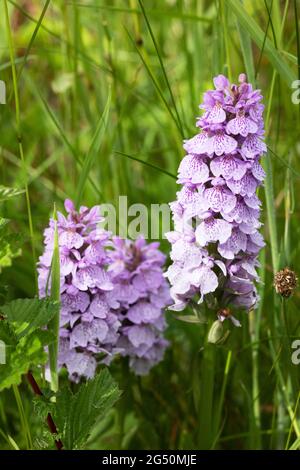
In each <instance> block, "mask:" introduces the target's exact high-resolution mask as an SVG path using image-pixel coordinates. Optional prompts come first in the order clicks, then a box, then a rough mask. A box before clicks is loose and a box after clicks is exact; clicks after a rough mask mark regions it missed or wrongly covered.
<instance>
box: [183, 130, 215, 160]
mask: <svg viewBox="0 0 300 470" xmlns="http://www.w3.org/2000/svg"><path fill="white" fill-rule="evenodd" d="M208 142H209V137H208V134H207V132H202V133H201V134H197V135H195V136H194V137H192V138H191V139H189V140H185V141H184V145H183V148H184V150H186V151H187V152H188V153H190V154H196V155H201V154H203V153H206V148H207V145H208Z"/></svg>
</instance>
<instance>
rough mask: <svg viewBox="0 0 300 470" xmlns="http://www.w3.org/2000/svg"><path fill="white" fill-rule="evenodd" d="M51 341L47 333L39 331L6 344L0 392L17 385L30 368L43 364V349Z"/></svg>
mask: <svg viewBox="0 0 300 470" xmlns="http://www.w3.org/2000/svg"><path fill="white" fill-rule="evenodd" d="M0 324H1V325H2V322H1V323H0ZM53 339H54V338H53V335H52V334H51V333H49V331H42V330H40V331H34V332H32V333H31V334H29V335H27V336H24V337H23V338H21V339H20V341H19V342H18V343H16V344H7V345H6V364H2V365H0V391H1V390H3V389H5V388H9V387H11V386H12V385H14V384H16V385H17V384H19V383H20V382H21V378H22V375H23V374H25V373H26V372H27V371H28V370H29V369H30V367H32V366H37V365H41V364H44V363H45V362H46V361H47V354H46V352H45V350H44V348H45V346H46V345H47V344H49V343H51V341H53Z"/></svg>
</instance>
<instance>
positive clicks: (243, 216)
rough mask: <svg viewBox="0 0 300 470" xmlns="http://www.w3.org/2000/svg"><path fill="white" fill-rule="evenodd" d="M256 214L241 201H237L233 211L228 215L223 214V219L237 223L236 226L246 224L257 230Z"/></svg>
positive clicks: (256, 212) (255, 211)
mask: <svg viewBox="0 0 300 470" xmlns="http://www.w3.org/2000/svg"><path fill="white" fill-rule="evenodd" d="M258 214H259V212H258V211H257V210H255V209H251V208H250V207H248V206H246V204H245V203H244V201H243V200H242V199H240V200H238V201H237V203H236V206H235V207H234V209H233V210H232V211H231V212H229V213H228V214H225V213H224V214H223V216H224V218H225V219H226V220H228V221H230V222H237V223H238V224H242V223H245V224H248V225H252V226H253V227H256V228H258V226H259V222H258V220H257V219H258Z"/></svg>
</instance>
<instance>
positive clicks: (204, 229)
mask: <svg viewBox="0 0 300 470" xmlns="http://www.w3.org/2000/svg"><path fill="white" fill-rule="evenodd" d="M231 230H232V225H231V224H230V223H228V222H226V221H225V220H222V219H214V218H212V217H211V218H209V219H207V220H204V221H203V222H202V223H201V224H200V225H199V227H197V229H196V232H195V235H196V240H197V242H198V243H199V244H200V245H201V246H205V245H206V244H207V243H208V242H217V241H220V242H221V243H224V242H226V240H227V239H228V238H229V237H230V235H231Z"/></svg>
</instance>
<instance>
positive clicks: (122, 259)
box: [38, 200, 171, 382]
mask: <svg viewBox="0 0 300 470" xmlns="http://www.w3.org/2000/svg"><path fill="white" fill-rule="evenodd" d="M65 209H66V211H67V216H64V215H63V214H61V213H58V238H59V249H60V250H59V251H60V267H61V279H60V289H61V312H60V344H59V366H60V368H62V367H66V368H67V370H68V374H69V378H70V380H72V381H75V382H78V381H79V380H80V379H81V378H82V377H85V378H91V377H93V376H94V374H95V371H96V368H97V366H98V364H99V363H105V364H107V365H109V364H110V363H111V361H112V360H113V359H114V358H115V357H116V356H124V357H127V358H128V360H129V366H130V368H131V369H132V370H133V371H134V372H135V373H136V374H138V375H144V374H147V373H148V372H149V370H150V369H151V367H152V366H154V365H155V364H157V363H158V362H160V361H161V359H162V358H163V355H164V352H165V349H166V347H167V346H168V342H167V341H166V339H165V338H164V330H165V328H166V321H165V317H164V309H165V307H166V306H167V305H170V303H171V298H170V292H169V286H168V283H167V281H166V279H165V278H164V276H163V265H164V262H165V256H164V255H163V254H162V253H161V251H160V250H159V244H158V243H150V244H148V243H146V241H145V240H144V239H143V238H140V239H138V240H136V241H135V242H132V241H129V240H123V239H120V238H117V237H111V235H110V233H108V232H107V231H105V230H104V229H103V228H100V227H99V222H101V221H102V217H101V215H100V208H99V207H98V206H95V207H93V208H92V209H89V208H87V207H81V208H80V210H79V212H77V211H76V210H75V208H74V205H73V203H72V202H71V201H70V200H66V201H65ZM53 239H54V221H53V220H50V224H49V227H48V228H46V230H45V232H44V241H45V250H44V253H43V254H42V256H41V257H40V259H39V264H38V277H39V292H40V296H41V297H45V296H47V295H48V294H49V292H48V286H50V285H51V281H50V279H51V274H50V266H51V260H52V254H53Z"/></svg>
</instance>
